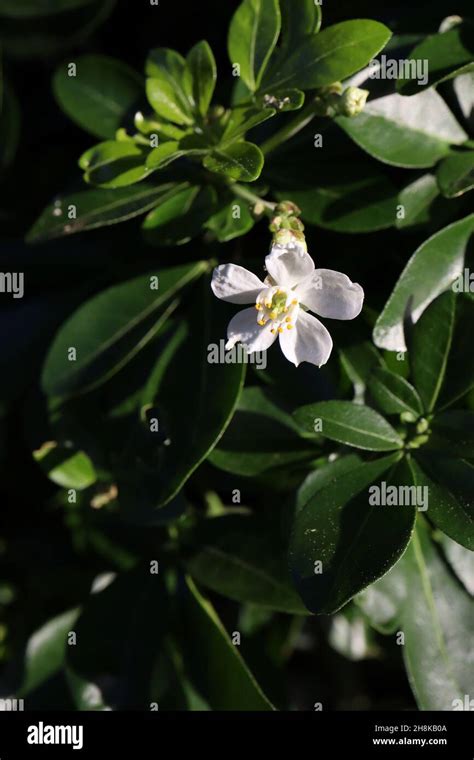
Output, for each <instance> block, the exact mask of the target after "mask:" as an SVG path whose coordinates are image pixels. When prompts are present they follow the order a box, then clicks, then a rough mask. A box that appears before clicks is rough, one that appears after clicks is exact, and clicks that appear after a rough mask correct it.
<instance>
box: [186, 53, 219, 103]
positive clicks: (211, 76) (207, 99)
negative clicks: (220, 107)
mask: <svg viewBox="0 0 474 760" xmlns="http://www.w3.org/2000/svg"><path fill="white" fill-rule="evenodd" d="M186 63H187V66H188V70H189V72H190V75H191V81H192V93H193V99H194V102H195V104H196V108H197V110H198V113H200V114H201V116H205V115H206V113H207V110H208V108H209V106H210V104H211V100H212V95H213V93H214V88H215V86H216V79H217V70H216V61H215V59H214V55H213V53H212V50H211V48H210V47H209V44H208V43H207V42H206V41H205V40H202V41H201V42H198V43H197V44H196V45H194V47H193V48H192V49H191V50H190V51H189V53H188V55H187V57H186Z"/></svg>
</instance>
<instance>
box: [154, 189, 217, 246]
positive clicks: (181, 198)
mask: <svg viewBox="0 0 474 760" xmlns="http://www.w3.org/2000/svg"><path fill="white" fill-rule="evenodd" d="M215 207H216V194H215V191H214V189H213V188H212V187H209V186H204V187H194V186H192V187H188V188H186V189H184V190H182V191H180V192H179V193H177V194H176V195H173V196H172V197H171V198H169V199H168V200H166V201H165V203H163V204H162V205H160V206H159V207H157V208H156V209H153V211H150V213H149V214H148V215H147V216H146V217H145V220H144V222H143V225H142V228H143V230H144V232H145V238H146V240H147V242H148V243H150V244H151V245H182V244H183V243H187V242H188V241H189V240H191V239H192V238H193V237H196V236H197V235H199V233H200V232H201V231H202V228H203V225H204V224H205V222H206V221H207V220H208V219H209V218H210V217H211V216H212V214H213V213H214V211H215Z"/></svg>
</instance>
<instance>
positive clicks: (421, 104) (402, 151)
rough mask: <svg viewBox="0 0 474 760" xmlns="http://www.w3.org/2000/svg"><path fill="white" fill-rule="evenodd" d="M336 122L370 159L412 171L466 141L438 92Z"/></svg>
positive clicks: (388, 102)
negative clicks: (451, 146)
mask: <svg viewBox="0 0 474 760" xmlns="http://www.w3.org/2000/svg"><path fill="white" fill-rule="evenodd" d="M319 36H320V35H318V37H319ZM336 122H337V124H338V125H339V126H340V127H341V128H342V129H343V130H344V131H345V132H346V134H347V135H349V137H350V138H351V139H352V140H354V142H355V143H356V144H357V145H359V147H361V148H362V149H363V150H365V151H366V152H367V153H368V154H369V155H370V156H373V157H374V158H377V159H378V160H379V161H383V162H384V163H386V164H391V165H392V166H401V167H406V168H413V169H415V168H424V167H428V166H433V165H434V164H435V163H437V161H439V159H440V158H443V157H444V156H446V155H448V154H449V152H450V145H460V144H461V143H463V142H464V141H465V140H466V139H467V135H466V133H465V132H464V130H463V129H462V127H461V126H460V125H459V124H458V122H457V121H456V119H455V118H454V116H453V114H452V113H451V111H450V110H449V108H448V107H447V105H446V103H445V102H444V100H443V99H442V97H441V96H440V95H438V93H437V92H436V91H435V90H426V91H424V92H421V93H419V94H418V95H416V96H414V97H412V98H405V97H402V96H401V95H398V94H393V95H386V96H385V97H382V98H378V99H377V100H369V102H368V103H367V104H366V106H365V108H364V111H363V112H362V113H361V114H359V115H358V116H357V117H355V118H349V117H347V116H338V117H337V119H336Z"/></svg>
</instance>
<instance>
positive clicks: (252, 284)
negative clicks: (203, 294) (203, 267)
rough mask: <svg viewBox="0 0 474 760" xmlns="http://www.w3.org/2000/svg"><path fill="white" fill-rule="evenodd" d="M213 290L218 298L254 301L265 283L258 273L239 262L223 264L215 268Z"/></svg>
mask: <svg viewBox="0 0 474 760" xmlns="http://www.w3.org/2000/svg"><path fill="white" fill-rule="evenodd" d="M211 288H212V292H213V293H214V295H215V296H217V298H220V299H222V301H229V302H230V303H238V304H243V303H252V302H254V301H256V300H257V296H258V294H259V293H260V291H261V290H263V288H265V285H264V284H263V282H262V281H261V280H259V279H258V277H257V275H255V274H253V272H249V270H248V269H244V267H239V266H238V265H237V264H221V265H220V266H218V267H216V268H215V269H214V272H213V273H212V282H211Z"/></svg>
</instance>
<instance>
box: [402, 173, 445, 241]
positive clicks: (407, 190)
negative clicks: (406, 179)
mask: <svg viewBox="0 0 474 760" xmlns="http://www.w3.org/2000/svg"><path fill="white" fill-rule="evenodd" d="M438 197H439V187H438V183H437V182H436V178H435V176H434V175H433V174H423V175H422V176H421V177H418V179H416V180H415V181H414V182H410V184H408V185H406V187H404V188H403V190H401V191H400V193H399V195H398V205H399V206H401V207H402V208H403V214H402V215H397V218H396V220H395V226H396V227H398V229H404V228H405V227H412V226H414V225H416V224H426V223H427V222H429V221H430V217H431V214H430V211H431V208H432V205H433V202H434V201H435V200H436V199H437V198H438Z"/></svg>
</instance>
